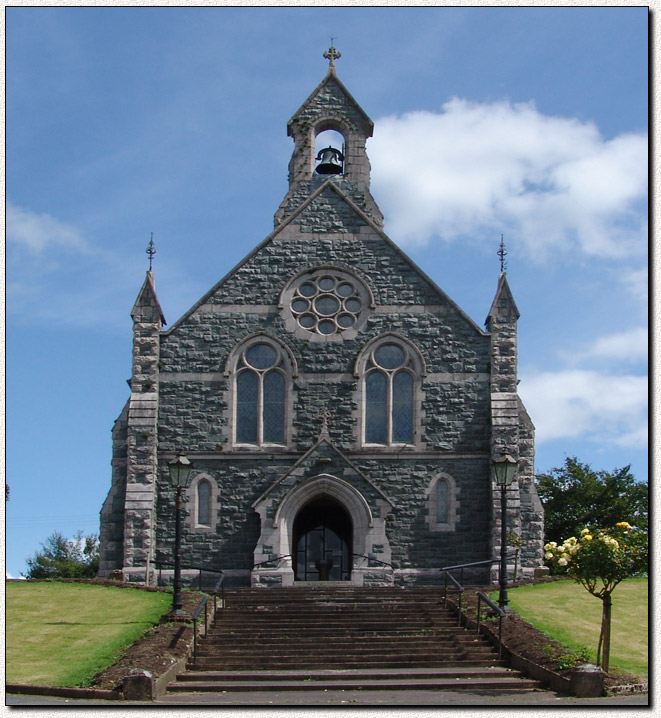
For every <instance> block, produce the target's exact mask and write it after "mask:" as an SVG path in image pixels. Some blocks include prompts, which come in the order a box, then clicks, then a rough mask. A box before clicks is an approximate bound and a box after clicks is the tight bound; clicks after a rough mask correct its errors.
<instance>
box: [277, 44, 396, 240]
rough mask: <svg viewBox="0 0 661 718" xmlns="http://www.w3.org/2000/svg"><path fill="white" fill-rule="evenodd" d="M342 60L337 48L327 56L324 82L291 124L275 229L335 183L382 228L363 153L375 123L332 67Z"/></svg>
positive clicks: (381, 216) (291, 120)
mask: <svg viewBox="0 0 661 718" xmlns="http://www.w3.org/2000/svg"><path fill="white" fill-rule="evenodd" d="M339 56H340V54H339V53H338V52H337V51H336V50H335V48H333V47H331V48H330V50H328V52H326V53H324V57H326V58H327V59H329V60H330V66H329V68H328V72H327V73H326V77H324V79H323V80H322V81H321V83H320V84H319V85H318V86H317V87H316V88H315V90H314V91H313V92H312V94H311V95H310V96H309V97H308V98H307V100H305V102H304V103H303V104H302V105H301V106H300V107H299V109H298V110H297V111H296V112H295V113H294V115H293V116H292V118H291V119H290V120H289V122H288V124H287V135H288V136H289V137H291V138H293V140H294V152H293V154H292V157H291V160H290V162H289V191H288V193H287V195H286V197H285V199H284V200H283V202H282V204H281V205H280V207H279V209H278V211H277V213H276V215H275V225H276V227H277V225H278V224H280V223H281V222H282V221H283V220H284V219H285V218H286V217H287V216H289V215H290V214H291V213H292V212H293V211H294V210H295V209H296V208H297V207H298V206H299V205H300V204H301V203H302V202H304V201H305V200H306V199H307V198H308V197H309V196H310V195H311V194H312V193H313V192H314V191H316V190H317V189H318V188H319V187H320V186H321V185H322V184H323V183H324V182H334V183H335V184H336V186H338V187H339V188H341V189H342V191H343V192H344V193H345V194H346V195H347V196H348V197H350V198H351V200H352V201H354V202H355V203H356V204H357V205H358V206H359V207H360V208H361V209H362V210H363V211H365V212H366V213H367V214H368V215H370V216H371V217H372V219H373V220H374V221H375V222H376V223H377V225H378V226H380V227H383V215H382V214H381V212H380V210H379V209H378V207H377V206H376V203H375V202H374V199H373V198H372V196H371V194H370V192H369V185H370V163H369V159H368V157H367V152H366V147H365V145H366V142H367V139H368V138H369V137H371V136H372V132H373V130H374V123H373V122H372V120H370V118H369V117H368V116H367V114H366V113H365V111H364V110H363V109H362V108H361V107H360V105H359V104H358V103H357V102H356V100H354V98H353V97H352V96H351V93H350V92H349V91H348V90H347V89H346V87H345V86H344V85H343V84H342V82H340V80H339V78H338V77H337V74H336V71H335V62H334V61H335V59H337V58H339ZM324 150H330V151H331V152H330V153H328V152H326V153H324ZM329 160H330V163H328V161H329ZM324 162H327V164H326V168H327V170H326V172H324V167H323V166H322V167H321V169H320V170H319V169H318V168H319V166H320V164H321V165H323V164H324Z"/></svg>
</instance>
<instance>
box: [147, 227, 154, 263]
mask: <svg viewBox="0 0 661 718" xmlns="http://www.w3.org/2000/svg"><path fill="white" fill-rule="evenodd" d="M155 254H156V249H154V233H153V232H152V233H151V239H150V240H149V246H148V247H147V255H148V256H149V271H150V272H151V265H152V262H153V260H154V255H155Z"/></svg>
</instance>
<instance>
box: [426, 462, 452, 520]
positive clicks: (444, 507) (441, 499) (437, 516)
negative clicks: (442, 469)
mask: <svg viewBox="0 0 661 718" xmlns="http://www.w3.org/2000/svg"><path fill="white" fill-rule="evenodd" d="M425 493H426V496H427V522H428V524H429V528H430V529H431V530H432V531H454V529H455V526H456V524H457V521H458V511H459V489H458V487H457V484H456V482H455V480H454V479H453V478H452V477H451V476H449V475H448V474H440V475H438V476H436V477H435V478H434V479H433V480H432V482H431V483H430V484H429V486H428V487H427V490H426V492H425Z"/></svg>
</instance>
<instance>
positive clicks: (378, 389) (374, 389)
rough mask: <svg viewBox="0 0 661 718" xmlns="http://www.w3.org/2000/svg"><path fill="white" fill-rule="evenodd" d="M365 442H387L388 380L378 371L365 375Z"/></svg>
mask: <svg viewBox="0 0 661 718" xmlns="http://www.w3.org/2000/svg"><path fill="white" fill-rule="evenodd" d="M365 384H366V395H367V396H366V405H367V412H366V416H365V441H367V443H369V444H385V443H387V441H388V417H387V412H388V378H387V377H386V375H385V374H383V373H382V372H380V371H373V372H372V373H371V374H368V375H367V380H366V382H365Z"/></svg>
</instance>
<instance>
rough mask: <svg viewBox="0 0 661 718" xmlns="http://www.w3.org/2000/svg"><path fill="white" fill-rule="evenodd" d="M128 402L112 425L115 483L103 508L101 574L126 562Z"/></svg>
mask: <svg viewBox="0 0 661 718" xmlns="http://www.w3.org/2000/svg"><path fill="white" fill-rule="evenodd" d="M127 427H128V402H127V403H126V405H125V406H124V409H123V410H122V413H121V414H120V415H119V417H118V419H117V421H116V422H115V425H114V426H113V429H112V483H111V486H110V491H109V492H108V496H107V497H106V500H105V501H104V503H103V507H102V508H101V532H100V537H99V543H100V555H99V576H102V577H105V576H107V575H108V574H109V573H110V572H111V571H114V570H116V569H121V568H122V566H123V565H124V519H125V515H124V502H125V498H126V434H127Z"/></svg>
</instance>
